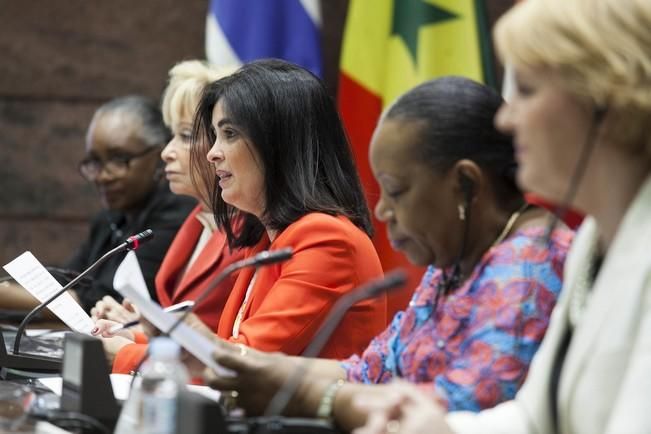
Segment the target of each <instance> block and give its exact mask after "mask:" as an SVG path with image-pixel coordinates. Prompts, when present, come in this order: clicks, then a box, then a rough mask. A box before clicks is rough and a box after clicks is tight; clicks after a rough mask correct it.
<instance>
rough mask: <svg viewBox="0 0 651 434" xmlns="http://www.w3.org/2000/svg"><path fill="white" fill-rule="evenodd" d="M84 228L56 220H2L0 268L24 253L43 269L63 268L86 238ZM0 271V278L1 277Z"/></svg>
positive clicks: (78, 224)
mask: <svg viewBox="0 0 651 434" xmlns="http://www.w3.org/2000/svg"><path fill="white" fill-rule="evenodd" d="M87 231H88V229H87V225H86V224H85V223H80V222H70V221H56V220H22V221H14V220H11V221H8V220H3V221H2V223H1V224H0V266H2V265H5V264H6V263H7V262H9V261H11V260H12V259H14V258H15V257H16V256H18V255H20V254H21V253H23V252H24V251H25V250H29V251H31V252H32V253H33V254H34V256H36V257H37V258H38V259H39V260H40V261H41V262H42V263H43V264H45V265H55V266H56V265H63V264H64V263H65V262H66V260H67V259H68V258H69V257H70V256H72V254H73V253H74V251H75V249H76V248H77V246H78V245H79V244H81V241H82V240H84V239H85V238H86V235H87ZM4 274H5V272H4V270H1V269H0V275H4Z"/></svg>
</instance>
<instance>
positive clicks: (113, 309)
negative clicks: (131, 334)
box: [90, 295, 140, 323]
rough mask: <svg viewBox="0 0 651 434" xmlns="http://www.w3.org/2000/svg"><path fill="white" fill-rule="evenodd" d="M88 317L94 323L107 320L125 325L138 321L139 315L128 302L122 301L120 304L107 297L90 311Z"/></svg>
mask: <svg viewBox="0 0 651 434" xmlns="http://www.w3.org/2000/svg"><path fill="white" fill-rule="evenodd" d="M90 316H91V318H92V319H93V320H94V321H97V320H100V319H108V320H111V321H117V322H119V323H127V322H129V321H135V320H138V319H139V318H140V313H139V312H138V310H137V309H136V307H135V306H134V305H133V304H131V303H130V302H129V301H128V300H124V301H123V302H122V304H120V303H118V302H117V301H116V300H115V299H114V298H113V297H111V296H110V295H107V296H105V297H104V298H102V299H101V300H100V301H98V302H97V303H96V304H95V307H93V308H92V309H91V310H90Z"/></svg>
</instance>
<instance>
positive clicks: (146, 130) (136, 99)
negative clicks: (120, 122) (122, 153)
mask: <svg viewBox="0 0 651 434" xmlns="http://www.w3.org/2000/svg"><path fill="white" fill-rule="evenodd" d="M105 113H124V114H127V115H128V116H129V117H131V118H133V119H138V120H139V121H140V122H141V124H142V127H141V128H137V129H136V133H137V134H138V136H139V138H140V140H141V141H142V142H143V143H144V144H145V145H147V146H148V147H155V146H160V145H166V144H167V143H168V142H169V141H170V139H171V138H172V133H171V132H170V130H169V128H167V126H166V125H165V122H163V114H162V112H161V109H160V107H159V105H158V103H157V102H156V101H154V100H152V99H150V98H147V97H146V96H142V95H127V96H121V97H118V98H114V99H112V100H110V101H108V102H106V103H104V104H103V105H101V106H100V107H99V108H98V109H97V110H96V111H95V116H99V115H101V114H105Z"/></svg>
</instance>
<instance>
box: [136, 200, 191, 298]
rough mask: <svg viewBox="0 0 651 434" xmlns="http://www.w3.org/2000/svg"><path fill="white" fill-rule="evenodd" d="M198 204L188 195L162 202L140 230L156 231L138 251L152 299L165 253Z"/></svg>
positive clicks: (154, 295)
mask: <svg viewBox="0 0 651 434" xmlns="http://www.w3.org/2000/svg"><path fill="white" fill-rule="evenodd" d="M194 206H196V202H195V201H194V200H192V199H190V198H188V197H183V196H175V195H173V194H171V196H170V197H169V198H167V199H166V200H165V201H163V202H162V203H161V206H160V208H159V209H157V210H156V211H155V212H152V213H151V215H150V219H148V221H147V222H146V224H145V225H144V226H145V227H143V228H142V229H140V230H145V229H151V230H153V231H154V238H153V239H151V240H150V241H148V242H147V243H145V244H143V245H142V247H140V248H139V249H138V250H137V251H136V256H137V257H138V262H139V263H140V268H141V269H142V274H143V276H144V278H145V283H147V288H148V289H149V293H150V294H151V297H152V299H154V300H157V295H156V285H155V282H154V280H155V277H156V273H157V272H158V268H159V267H160V264H161V262H163V258H164V257H165V253H167V249H168V248H169V246H170V244H172V240H174V237H175V236H176V233H177V232H178V230H179V228H180V227H181V225H182V224H183V222H184V221H185V219H186V218H187V216H188V214H189V213H190V211H192V209H193V208H194Z"/></svg>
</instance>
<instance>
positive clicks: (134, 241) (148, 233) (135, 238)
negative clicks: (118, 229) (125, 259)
mask: <svg viewBox="0 0 651 434" xmlns="http://www.w3.org/2000/svg"><path fill="white" fill-rule="evenodd" d="M152 238H154V231H152V230H151V229H145V230H144V231H142V232H140V233H139V234H135V235H131V236H130V237H129V238H127V240H126V245H127V250H136V249H137V248H138V247H140V244H142V243H146V242H147V241H149V240H151V239H152Z"/></svg>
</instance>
